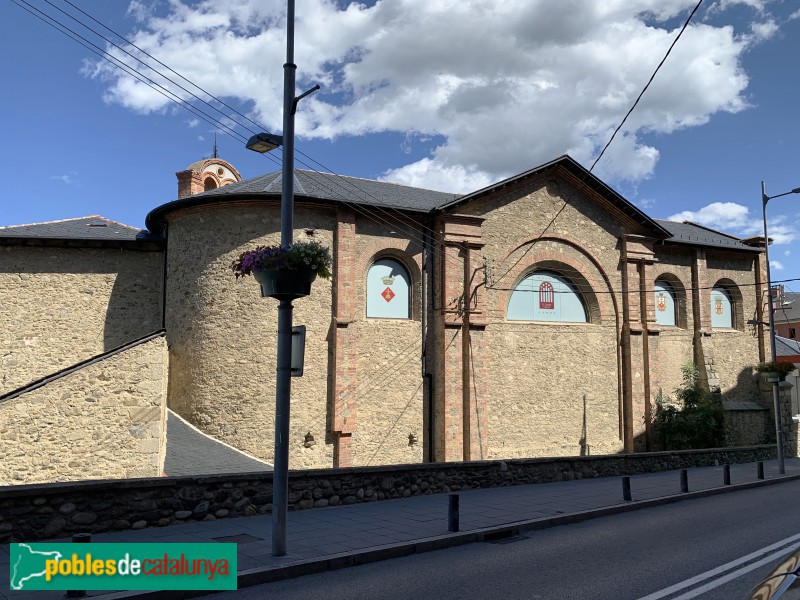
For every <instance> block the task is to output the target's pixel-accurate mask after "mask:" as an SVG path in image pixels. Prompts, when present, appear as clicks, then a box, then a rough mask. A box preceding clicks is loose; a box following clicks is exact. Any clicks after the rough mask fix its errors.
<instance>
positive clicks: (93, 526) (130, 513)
mask: <svg viewBox="0 0 800 600" xmlns="http://www.w3.org/2000/svg"><path fill="white" fill-rule="evenodd" d="M774 455H775V447H774V446H752V447H748V448H730V449H716V450H690V451H684V452H658V453H648V454H631V455H624V456H591V457H580V458H576V457H572V458H545V459H519V460H508V461H481V462H467V463H429V464H424V465H401V466H392V467H360V468H351V469H315V470H307V471H292V472H290V473H289V508H290V510H300V509H309V508H323V507H328V506H337V505H343V504H356V503H359V502H375V501H378V500H388V499H393V498H407V497H409V496H418V495H422V494H438V493H447V492H452V491H459V490H470V489H477V488H489V487H501V486H509V485H521V484H529V483H552V482H556V481H566V480H574V479H583V478H592V477H611V476H620V475H633V474H638V473H651V472H658V471H668V470H672V469H681V468H690V467H701V466H710V465H719V464H724V463H742V462H752V461H757V460H766V459H769V458H771V457H773V456H774ZM271 510H272V474H271V473H258V474H254V473H245V474H236V475H215V476H207V477H175V478H167V479H164V478H153V479H138V480H126V481H98V482H91V483H87V482H81V483H77V482H76V483H60V484H48V485H26V486H16V487H9V488H0V543H9V542H14V541H31V540H40V539H53V538H60V537H65V536H69V535H71V534H73V533H77V532H102V531H112V530H125V529H143V528H145V527H157V526H161V527H164V526H168V525H171V524H173V523H182V522H187V521H192V520H195V521H212V520H216V519H224V518H230V517H240V516H253V515H258V514H266V513H268V512H270V511H271Z"/></svg>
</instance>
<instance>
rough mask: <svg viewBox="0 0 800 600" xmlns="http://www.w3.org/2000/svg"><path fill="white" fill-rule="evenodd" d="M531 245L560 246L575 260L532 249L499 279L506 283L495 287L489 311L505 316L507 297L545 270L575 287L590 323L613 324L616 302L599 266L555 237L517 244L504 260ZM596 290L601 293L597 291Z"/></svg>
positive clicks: (576, 247)
mask: <svg viewBox="0 0 800 600" xmlns="http://www.w3.org/2000/svg"><path fill="white" fill-rule="evenodd" d="M534 242H552V243H556V244H564V245H565V246H568V247H570V248H572V249H573V250H575V251H576V252H577V253H578V254H579V257H578V258H576V257H573V256H569V255H567V254H564V253H562V252H556V251H553V250H552V249H548V248H545V247H542V248H540V249H537V248H536V247H535V246H534V248H533V249H532V250H531V252H529V253H528V254H527V255H525V257H524V258H523V260H521V261H520V262H519V263H518V264H516V265H515V266H514V267H513V268H512V269H511V270H510V271H509V272H508V273H506V274H505V276H504V277H503V280H504V281H507V282H509V283H508V284H505V283H503V284H501V285H499V286H498V287H500V288H501V289H498V290H496V291H497V293H496V294H495V301H494V303H493V309H494V311H495V312H496V314H499V315H500V314H502V315H505V314H506V309H507V307H508V303H509V301H510V299H511V294H512V293H513V291H514V289H515V288H516V287H517V285H519V283H520V281H522V279H524V278H525V277H526V276H527V275H528V274H529V273H531V272H533V271H534V270H537V269H541V270H545V269H547V270H553V271H556V272H559V273H562V274H564V275H565V276H567V277H568V278H569V279H571V280H572V281H573V282H574V283H575V284H576V285H577V286H578V288H579V290H580V291H581V294H582V295H583V298H584V300H585V301H586V309H587V313H588V316H589V322H590V323H592V324H604V325H605V324H609V323H616V322H617V319H618V315H619V311H618V309H617V300H616V298H615V297H614V294H613V293H611V292H612V291H613V289H612V286H611V284H610V281H609V278H608V276H607V274H606V273H605V271H604V270H603V268H602V267H601V266H600V262H599V261H598V260H597V259H596V258H594V257H593V256H592V255H591V253H589V252H588V251H587V250H586V249H585V248H583V247H582V246H581V245H580V244H578V243H577V242H575V241H573V240H570V239H567V238H564V237H556V236H549V237H540V238H535V239H531V240H528V241H526V242H524V243H522V244H517V245H516V246H515V247H514V248H512V249H511V250H510V251H509V252H508V253H507V254H506V258H508V257H509V256H511V254H513V253H514V252H515V251H517V250H519V249H521V248H523V247H525V246H526V245H529V244H532V243H534ZM593 275H594V276H593ZM495 285H497V284H495ZM599 287H602V288H603V289H598V288H599Z"/></svg>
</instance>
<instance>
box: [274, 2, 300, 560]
mask: <svg viewBox="0 0 800 600" xmlns="http://www.w3.org/2000/svg"><path fill="white" fill-rule="evenodd" d="M296 70H297V65H295V64H294V0H287V10H286V64H284V65H283V169H282V171H281V245H282V246H288V245H290V244H291V243H292V241H293V231H294V86H295V72H296ZM277 362H278V367H277V377H276V381H275V459H274V460H275V464H274V470H273V473H272V555H273V556H284V555H285V554H286V520H287V513H288V511H289V412H290V406H291V396H292V301H291V300H281V301H280V303H279V304H278V361H277Z"/></svg>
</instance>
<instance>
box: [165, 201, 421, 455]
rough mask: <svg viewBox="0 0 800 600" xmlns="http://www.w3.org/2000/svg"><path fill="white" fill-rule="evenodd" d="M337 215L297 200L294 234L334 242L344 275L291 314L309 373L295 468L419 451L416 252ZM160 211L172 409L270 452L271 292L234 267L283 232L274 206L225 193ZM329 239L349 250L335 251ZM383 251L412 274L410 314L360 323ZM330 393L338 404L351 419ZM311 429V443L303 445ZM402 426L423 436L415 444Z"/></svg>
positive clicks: (297, 401) (296, 391)
mask: <svg viewBox="0 0 800 600" xmlns="http://www.w3.org/2000/svg"><path fill="white" fill-rule="evenodd" d="M340 212H341V210H340V211H337V210H336V209H333V208H328V207H320V206H309V205H300V204H298V205H297V207H296V210H295V218H294V224H295V232H294V238H295V240H296V241H308V240H314V241H318V242H320V243H321V244H323V245H325V246H328V247H329V248H331V251H332V253H333V254H334V258H335V260H336V271H337V278H339V279H340V280H341V281H340V282H339V285H340V289H338V290H334V289H333V287H332V286H333V285H334V282H332V281H326V280H322V279H317V280H316V281H315V282H314V284H313V285H312V291H311V295H310V296H308V297H307V298H301V299H298V300H297V301H296V302H295V303H294V307H295V308H294V319H293V320H294V323H295V324H296V325H305V326H306V328H307V329H306V346H305V372H304V374H303V376H302V377H299V378H293V379H292V406H291V411H292V412H291V422H290V423H291V424H290V428H291V429H290V451H289V464H290V466H291V468H293V469H296V468H312V467H316V468H321V467H330V466H332V465H339V466H351V465H353V464H356V465H369V464H373V465H374V464H391V463H406V462H413V461H421V460H422V447H423V442H422V440H423V439H424V437H425V432H424V431H423V425H422V414H423V394H422V375H421V372H420V366H419V365H420V356H421V345H422V344H421V321H420V295H421V279H420V277H421V274H420V264H419V263H420V253H421V248H420V247H419V245H418V244H415V243H413V242H409V241H408V240H407V239H404V238H403V237H402V236H400V235H398V234H397V233H396V232H394V231H393V228H392V227H391V226H390V225H387V224H383V223H380V224H376V223H374V222H372V221H370V220H369V219H362V218H358V219H356V218H355V217H352V218H351V219H349V222H348V223H347V224H346V225H347V227H345V226H343V225H342V223H338V222H337V218H340V216H341V215H340V214H339V213H340ZM168 218H169V260H168V264H169V267H168V278H167V281H168V283H167V315H166V323H167V331H168V336H169V341H170V391H169V404H170V407H171V408H172V409H173V410H175V411H176V412H178V413H179V414H180V415H181V416H182V417H184V418H185V419H187V420H188V421H190V422H191V423H193V424H194V425H195V426H197V427H199V428H200V429H201V430H203V431H205V432H206V433H208V434H209V435H212V436H213V437H215V438H217V439H220V440H222V441H224V442H226V443H228V444H230V445H232V446H234V447H236V448H240V449H242V450H244V451H246V452H248V453H250V454H252V455H254V456H257V457H258V458H261V459H263V460H266V461H268V462H272V460H273V447H274V444H273V439H274V415H275V409H274V406H275V359H276V356H275V352H276V344H275V339H276V328H277V306H278V302H277V301H276V300H274V299H271V298H262V297H261V296H260V292H259V288H258V285H257V284H256V283H255V282H254V281H253V280H252V278H249V277H248V278H244V279H241V280H238V281H237V280H235V279H234V276H233V273H232V272H231V271H230V264H231V263H232V262H233V260H234V259H235V258H236V257H238V256H239V254H240V253H241V252H243V251H245V250H249V249H252V248H254V247H256V246H258V245H268V244H276V243H278V242H279V240H280V211H279V205H278V204H277V203H275V202H261V203H256V202H247V203H237V202H229V203H225V204H223V205H214V206H205V207H199V208H196V209H189V210H185V211H180V212H175V213H172V214H170V215H169V217H168ZM408 227H409V228H413V227H419V224H409V225H408ZM399 228H402V227H399ZM310 232H313V233H310ZM335 232H336V236H337V238H336V239H334V234H335ZM342 238H344V239H342ZM337 244H338V245H340V246H342V248H343V249H344V250H346V252H345V253H344V254H342V255H337V254H336V253H337V248H338V246H337ZM387 252H388V255H389V256H393V257H395V258H399V259H400V260H402V261H403V262H404V263H405V264H406V265H407V267H408V268H409V272H410V273H411V274H412V279H413V294H414V299H413V304H414V314H413V315H412V316H413V318H412V319H410V320H393V319H366V313H365V298H366V290H365V283H366V276H367V270H368V268H369V266H370V264H371V261H372V260H373V259H374V258H375V257H376V256H381V255H386V254H387ZM337 311H338V312H337ZM334 365H335V366H334ZM337 402H338V403H342V402H344V403H345V405H346V416H347V419H346V420H347V423H346V424H344V423H343V422H342V419H341V418H340V417H341V415H340V414H339V412H341V411H340V409H341V407H340V406H339V405H338V404H337ZM309 434H310V435H311V436H312V437H313V439H314V444H313V445H312V444H306V443H305V439H306V436H308V435H309ZM409 434H413V435H414V436H415V437H416V439H417V440H418V442H417V443H414V444H409ZM342 438H344V440H345V441H346V445H345V443H344V441H343V440H342Z"/></svg>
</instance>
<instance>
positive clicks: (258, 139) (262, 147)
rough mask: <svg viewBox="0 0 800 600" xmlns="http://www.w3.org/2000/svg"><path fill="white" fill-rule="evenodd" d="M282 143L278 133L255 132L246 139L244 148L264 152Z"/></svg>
mask: <svg viewBox="0 0 800 600" xmlns="http://www.w3.org/2000/svg"><path fill="white" fill-rule="evenodd" d="M282 144H283V138H282V137H281V136H279V135H275V134H274V133H257V134H255V135H254V136H253V137H251V138H250V139H249V140H247V144H246V145H245V148H247V149H248V150H253V151H254V152H260V153H262V154H264V153H265V152H271V151H272V150H275V148H277V147H278V146H280V145H282Z"/></svg>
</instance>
